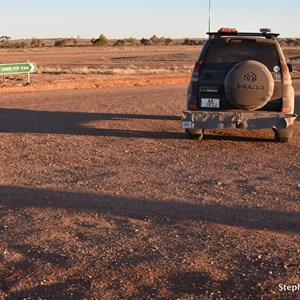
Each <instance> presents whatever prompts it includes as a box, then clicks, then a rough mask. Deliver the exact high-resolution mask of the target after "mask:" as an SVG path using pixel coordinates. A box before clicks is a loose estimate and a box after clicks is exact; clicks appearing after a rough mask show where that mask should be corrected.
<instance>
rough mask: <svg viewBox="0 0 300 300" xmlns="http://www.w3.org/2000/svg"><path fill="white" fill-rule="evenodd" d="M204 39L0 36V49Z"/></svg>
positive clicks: (286, 41) (296, 42)
mask: <svg viewBox="0 0 300 300" xmlns="http://www.w3.org/2000/svg"><path fill="white" fill-rule="evenodd" d="M205 41H206V39H200V38H198V39H197V38H195V39H190V38H183V39H171V38H169V37H168V38H165V37H158V36H156V35H155V34H154V35H153V36H151V37H150V38H142V39H137V38H134V37H129V38H124V39H108V38H107V37H106V36H105V35H104V34H100V35H99V37H98V38H92V39H91V40H89V39H81V38H80V37H79V36H77V37H76V38H74V37H71V38H55V39H37V38H32V39H29V40H28V39H27V40H25V39H24V40H12V39H11V38H10V37H9V36H0V48H2V49H20V48H21V49H25V48H39V47H89V46H98V47H103V46H116V47H118V46H153V45H158V46H164V45H188V46H194V45H195V46H198V45H203V44H204V43H205ZM279 42H280V44H281V46H285V47H298V46H300V38H294V39H292V38H283V39H279Z"/></svg>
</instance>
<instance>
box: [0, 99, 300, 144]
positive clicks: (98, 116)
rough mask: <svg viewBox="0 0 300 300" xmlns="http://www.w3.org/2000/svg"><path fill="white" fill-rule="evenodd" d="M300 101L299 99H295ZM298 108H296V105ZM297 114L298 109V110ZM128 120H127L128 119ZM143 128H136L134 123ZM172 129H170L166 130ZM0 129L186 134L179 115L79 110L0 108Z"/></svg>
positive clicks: (207, 136)
mask: <svg viewBox="0 0 300 300" xmlns="http://www.w3.org/2000/svg"><path fill="white" fill-rule="evenodd" d="M299 101H300V100H299ZM297 109H298V110H299V108H297ZM298 113H299V112H298ZM102 121H103V122H106V126H107V122H109V124H110V125H109V127H110V128H99V127H89V125H88V124H89V123H90V122H99V123H97V126H98V125H99V126H100V127H101V122H102ZM115 121H121V122H122V121H124V122H126V125H127V126H128V127H129V128H132V129H123V128H121V129H120V124H119V126H118V127H119V128H114V127H115V123H114V122H115ZM128 121H129V122H128ZM147 121H156V122H159V121H176V122H177V123H178V124H177V125H176V124H175V131H174V123H173V124H170V126H166V123H164V124H162V125H161V124H159V123H157V124H159V125H158V126H155V128H154V129H153V130H151V125H153V123H151V124H150V126H148V125H147ZM141 122H142V123H143V125H142V127H144V128H145V130H136V129H135V128H137V126H138V127H139V128H141V124H142V123H141ZM170 128H173V129H172V130H173V131H170ZM0 132H2V133H41V134H43V133H46V134H60V135H64V134H65V135H80V136H99V137H101V136H102V137H103V136H104V137H118V138H149V139H185V138H187V136H186V135H185V133H184V130H183V129H181V128H180V116H171V115H170V116H167V115H147V114H121V113H120V114H116V113H82V112H56V111H54V112H51V111H34V110H24V109H6V108H2V109H0ZM204 139H205V140H230V141H235V142H240V141H243V142H272V141H273V139H269V138H263V137H259V136H256V135H253V136H234V135H230V134H228V135H218V134H210V133H208V134H205V136H204Z"/></svg>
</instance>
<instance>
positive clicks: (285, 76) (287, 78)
mask: <svg viewBox="0 0 300 300" xmlns="http://www.w3.org/2000/svg"><path fill="white" fill-rule="evenodd" d="M280 63H281V70H282V82H283V84H284V85H290V84H291V75H290V71H289V68H288V66H287V64H286V62H285V61H283V60H282V61H281V62H280Z"/></svg>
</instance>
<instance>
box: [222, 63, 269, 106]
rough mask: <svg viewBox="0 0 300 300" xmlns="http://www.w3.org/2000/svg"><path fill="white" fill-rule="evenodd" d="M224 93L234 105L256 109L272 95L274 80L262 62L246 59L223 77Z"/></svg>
mask: <svg viewBox="0 0 300 300" xmlns="http://www.w3.org/2000/svg"><path fill="white" fill-rule="evenodd" d="M224 86H225V93H226V96H227V98H228V100H229V101H230V102H231V103H232V104H233V105H234V106H236V107H238V108H241V109H245V110H256V109H259V108H261V107H263V106H264V105H265V104H266V103H267V102H268V101H269V100H270V99H271V97H272V95H273V91H274V80H273V77H272V74H271V72H270V71H269V70H268V68H267V67H266V66H265V65H263V64H262V63H260V62H258V61H255V60H247V61H242V62H240V63H237V64H236V65H235V66H234V67H233V68H232V69H231V70H230V71H229V72H228V73H227V75H226V77H225V82H224Z"/></svg>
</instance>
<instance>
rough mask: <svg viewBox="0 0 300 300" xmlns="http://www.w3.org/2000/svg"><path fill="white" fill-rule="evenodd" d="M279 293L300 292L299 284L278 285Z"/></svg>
mask: <svg viewBox="0 0 300 300" xmlns="http://www.w3.org/2000/svg"><path fill="white" fill-rule="evenodd" d="M279 291H280V292H282V291H288V292H293V293H294V292H297V291H300V283H298V284H279Z"/></svg>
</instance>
